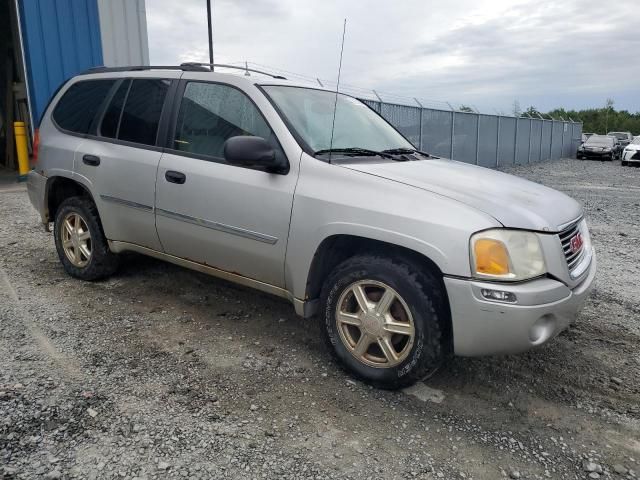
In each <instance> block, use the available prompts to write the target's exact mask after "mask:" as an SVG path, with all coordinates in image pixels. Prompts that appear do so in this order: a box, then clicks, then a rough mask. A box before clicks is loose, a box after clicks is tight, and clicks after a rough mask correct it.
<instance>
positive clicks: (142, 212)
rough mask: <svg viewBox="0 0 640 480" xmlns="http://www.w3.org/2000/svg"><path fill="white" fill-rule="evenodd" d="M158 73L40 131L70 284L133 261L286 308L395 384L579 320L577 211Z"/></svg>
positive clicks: (43, 203)
mask: <svg viewBox="0 0 640 480" xmlns="http://www.w3.org/2000/svg"><path fill="white" fill-rule="evenodd" d="M148 68H149V70H146V71H145V70H142V69H140V68H138V69H135V70H126V69H122V68H116V69H101V70H93V71H92V72H90V73H87V74H83V75H78V76H76V77H74V78H72V79H71V80H70V81H68V82H67V83H66V84H65V85H64V86H63V87H62V88H61V89H60V90H59V92H58V93H57V94H56V95H55V96H54V98H53V100H52V102H51V105H50V106H49V107H48V108H47V109H46V111H45V113H44V115H43V117H42V121H41V123H40V127H39V135H40V142H39V146H38V154H39V155H38V162H37V164H36V167H35V170H33V171H32V172H30V173H29V179H28V191H29V197H30V199H31V202H32V203H33V205H34V206H35V208H36V209H37V210H38V212H39V213H40V217H41V220H42V223H43V224H44V225H45V227H46V228H47V229H49V224H50V223H51V222H53V237H54V241H55V245H56V249H57V252H58V257H59V259H60V262H61V263H62V266H63V267H64V269H65V270H66V272H67V273H68V274H69V275H71V276H73V277H76V278H79V279H83V280H96V279H99V278H104V277H107V276H109V275H111V274H113V273H114V272H115V271H116V268H117V266H118V261H119V256H118V253H120V252H124V251H133V252H138V253H141V254H145V255H150V256H152V257H155V258H159V259H162V260H165V261H168V262H172V263H175V264H178V265H181V266H183V267H186V268H190V269H193V270H198V271H200V272H204V273H207V274H210V275H214V276H218V277H221V278H224V279H226V280H229V281H232V282H236V283H239V284H242V285H245V286H249V287H253V288H256V289H258V290H261V291H264V292H268V293H271V294H273V295H277V296H280V297H283V298H285V299H288V300H290V301H291V302H292V303H293V305H294V307H295V309H296V312H297V313H298V314H299V315H301V316H303V317H311V316H315V315H317V316H318V317H319V319H318V322H317V323H318V327H319V328H320V332H321V333H320V334H321V335H322V337H323V339H324V341H325V343H326V345H327V346H328V348H329V350H330V351H331V352H332V353H333V355H334V356H335V357H336V358H337V359H339V360H340V362H341V363H342V364H343V365H344V366H345V367H346V368H347V369H349V370H350V371H351V372H352V373H353V374H354V375H356V376H358V377H359V378H362V379H364V380H366V381H368V382H370V383H372V384H374V385H377V386H380V387H384V388H399V387H402V386H406V385H409V384H411V383H413V382H415V381H416V380H419V379H422V378H424V377H427V376H429V375H431V374H432V373H433V372H435V370H436V369H437V368H438V367H439V366H440V365H442V364H443V363H444V362H445V361H446V360H447V359H448V358H449V357H450V356H451V355H453V354H457V355H464V356H477V355H487V354H507V353H516V352H522V351H525V350H528V349H530V348H533V347H537V346H540V345H542V344H544V343H547V342H548V341H549V340H550V339H552V338H554V337H555V336H556V335H558V334H559V333H560V332H561V331H563V330H564V329H566V328H567V326H568V325H569V324H570V323H571V322H573V321H574V320H575V319H576V315H577V313H578V311H579V310H580V309H581V308H582V305H583V304H584V302H585V300H586V298H587V296H588V295H589V292H590V291H591V288H592V285H593V280H594V277H595V273H596V257H595V253H594V250H593V247H592V245H591V240H590V237H589V230H588V228H587V223H586V220H585V218H584V211H583V209H582V207H581V206H580V204H578V202H576V201H575V200H573V199H571V198H569V197H568V196H566V195H564V194H563V193H561V192H558V191H557V190H553V189H551V188H547V187H545V186H543V185H540V184H537V183H534V182H529V181H527V180H524V179H522V178H519V177H515V176H511V175H507V174H505V173H502V172H498V171H495V170H490V169H486V168H482V167H479V166H475V165H469V164H465V163H461V162H455V161H451V160H446V159H440V158H437V157H434V156H432V155H429V154H426V153H423V152H420V151H417V150H416V149H415V148H414V147H413V146H412V145H411V143H409V141H408V140H407V139H405V138H404V137H403V136H402V135H401V134H400V133H399V132H398V131H397V130H396V129H394V128H393V127H392V126H391V125H390V124H389V123H388V122H387V121H386V120H385V119H384V118H382V117H381V116H380V115H378V114H377V113H375V112H374V111H373V110H372V109H370V108H368V107H367V106H366V105H365V104H364V103H362V102H361V101H359V100H357V99H356V98H353V97H350V96H348V95H344V94H336V92H335V91H330V90H326V89H322V88H309V87H308V86H304V85H297V84H295V83H291V82H288V81H287V80H284V79H282V78H273V79H268V80H265V79H255V78H253V77H245V76H243V75H230V74H223V73H217V72H212V71H210V70H209V69H205V68H204V67H202V66H200V68H196V67H194V66H193V65H191V66H185V65H183V66H181V67H175V68H172V69H168V68H166V67H163V68H158V67H156V68H155V69H153V70H151V67H148ZM336 107H337V108H336ZM333 124H335V135H333V133H332V132H333V130H332V125H333ZM608 138H610V137H608ZM612 145H613V144H612ZM166 301H170V300H169V299H168V298H167V299H166ZM214 331H215V330H212V334H213V333H214ZM530 373H531V374H532V375H537V374H538V373H540V372H536V371H532V372H530Z"/></svg>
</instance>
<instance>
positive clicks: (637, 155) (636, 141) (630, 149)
mask: <svg viewBox="0 0 640 480" xmlns="http://www.w3.org/2000/svg"><path fill="white" fill-rule="evenodd" d="M627 165H640V135H638V136H637V137H634V138H633V140H632V141H631V143H630V144H629V145H627V146H626V147H624V150H623V151H622V166H623V167H626V166H627Z"/></svg>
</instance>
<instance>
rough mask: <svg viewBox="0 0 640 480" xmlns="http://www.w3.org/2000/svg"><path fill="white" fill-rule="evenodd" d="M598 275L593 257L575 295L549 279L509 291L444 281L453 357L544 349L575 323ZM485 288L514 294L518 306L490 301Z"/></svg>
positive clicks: (485, 284)
mask: <svg viewBox="0 0 640 480" xmlns="http://www.w3.org/2000/svg"><path fill="white" fill-rule="evenodd" d="M595 274H596V257H595V253H594V254H593V258H592V260H591V265H590V266H589V271H588V274H587V276H586V278H585V279H584V280H583V281H582V283H580V284H579V285H578V286H576V287H575V288H573V289H570V288H569V287H567V286H566V285H565V284H564V283H561V282H559V281H557V280H553V279H550V278H541V279H537V280H532V281H530V282H525V283H520V284H512V285H509V284H504V283H500V284H496V283H489V282H482V281H475V280H466V279H460V278H452V277H445V279H444V281H445V286H446V288H447V293H448V296H449V305H450V306H451V318H452V322H453V347H454V352H455V354H456V355H461V356H479V355H497V354H508V353H518V352H523V351H525V350H529V349H531V348H533V347H536V346H539V345H542V344H544V343H546V342H547V341H549V340H550V339H552V338H553V337H555V336H556V335H558V334H559V333H560V332H561V331H563V330H565V329H566V328H567V327H568V326H569V324H570V323H571V322H573V321H574V320H575V319H576V317H577V315H578V312H579V311H580V310H581V309H582V306H583V305H584V302H585V300H586V298H587V297H588V295H589V293H590V292H591V289H592V288H593V280H594V278H595ZM483 288H487V289H493V290H503V291H508V292H512V293H514V294H515V295H516V297H517V299H518V301H517V303H513V304H508V303H499V302H495V301H488V300H486V299H485V298H484V297H483V296H482V294H481V289H483Z"/></svg>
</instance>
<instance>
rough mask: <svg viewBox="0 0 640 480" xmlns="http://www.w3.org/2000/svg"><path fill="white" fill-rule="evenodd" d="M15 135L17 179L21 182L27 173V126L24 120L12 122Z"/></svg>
mask: <svg viewBox="0 0 640 480" xmlns="http://www.w3.org/2000/svg"><path fill="white" fill-rule="evenodd" d="M13 131H14V134H15V137H16V152H17V153H18V181H19V182H23V181H25V180H26V179H27V173H29V150H28V149H27V128H26V127H25V125H24V122H13Z"/></svg>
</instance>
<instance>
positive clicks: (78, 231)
mask: <svg viewBox="0 0 640 480" xmlns="http://www.w3.org/2000/svg"><path fill="white" fill-rule="evenodd" d="M60 236H61V237H62V238H61V240H62V248H63V250H64V254H65V255H66V257H67V259H68V260H69V261H70V262H71V264H72V265H73V266H75V267H78V268H83V267H85V266H87V264H88V263H89V261H90V260H91V248H92V243H91V232H90V231H89V227H88V226H87V222H86V221H85V220H84V218H82V216H81V215H80V214H78V213H76V212H71V213H69V214H68V215H66V216H65V217H64V219H63V220H62V228H61V229H60Z"/></svg>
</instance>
